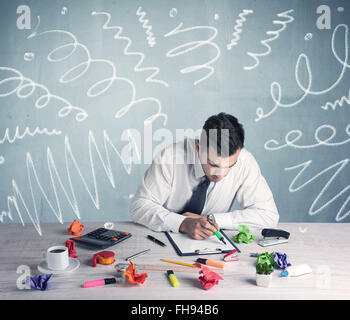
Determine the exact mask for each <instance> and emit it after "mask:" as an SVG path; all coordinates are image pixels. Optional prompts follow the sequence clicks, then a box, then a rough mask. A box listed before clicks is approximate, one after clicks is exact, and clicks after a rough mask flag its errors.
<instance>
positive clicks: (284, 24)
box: [243, 9, 294, 70]
mask: <svg viewBox="0 0 350 320" xmlns="http://www.w3.org/2000/svg"><path fill="white" fill-rule="evenodd" d="M292 12H294V10H293V9H292V10H288V11H284V12H281V13H279V14H277V17H280V18H286V19H287V20H286V21H281V20H273V21H272V23H273V24H280V25H282V27H281V28H280V29H278V30H274V31H267V32H266V34H267V35H273V36H272V37H271V38H269V39H265V40H262V41H260V43H261V44H262V45H264V46H265V47H266V48H267V50H266V51H265V52H263V53H253V52H247V55H248V56H250V57H252V58H253V59H254V60H255V63H254V64H253V65H251V66H245V67H244V68H243V69H244V70H252V69H254V68H256V67H257V66H258V65H259V64H260V60H259V57H264V56H267V55H269V54H270V53H271V46H270V45H269V44H268V43H269V42H271V41H274V40H276V39H277V38H278V37H279V35H280V33H281V32H282V31H283V30H284V29H285V28H286V27H287V24H288V23H291V22H292V21H294V17H292V16H290V15H289V14H290V13H292Z"/></svg>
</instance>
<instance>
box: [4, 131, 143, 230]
mask: <svg viewBox="0 0 350 320" xmlns="http://www.w3.org/2000/svg"><path fill="white" fill-rule="evenodd" d="M103 140H104V149H105V159H104V158H103V156H102V154H101V152H100V150H99V147H98V145H97V143H96V140H95V137H94V134H93V133H92V131H89V160H90V168H91V174H92V181H93V188H92V189H93V191H91V190H90V188H89V186H88V184H87V182H86V179H85V178H84V175H83V174H82V172H81V170H80V167H79V164H78V162H77V160H76V158H75V156H74V154H73V152H72V148H71V146H70V143H69V138H68V137H67V136H66V137H65V140H64V154H65V167H66V172H67V178H68V183H69V190H70V195H69V194H68V191H67V189H66V187H65V186H64V184H63V182H62V179H61V176H60V174H59V173H58V170H57V167H56V164H55V160H54V157H53V155H52V152H51V149H50V148H49V147H48V148H47V154H46V159H47V167H48V170H49V174H50V184H51V187H52V188H44V187H43V185H42V183H41V182H40V178H39V176H38V173H37V170H36V166H35V164H34V162H33V158H32V155H31V153H30V152H27V155H26V167H27V179H28V183H29V191H30V194H31V200H32V207H33V210H32V211H33V213H32V212H31V211H30V210H29V208H28V205H27V203H26V202H25V200H24V198H23V196H22V192H21V190H20V188H19V187H18V185H17V182H16V180H15V179H12V190H13V195H9V196H8V197H7V210H3V211H2V212H1V215H0V221H1V222H3V220H4V217H6V216H7V217H9V218H10V219H11V220H13V216H12V213H13V209H12V208H13V207H14V209H15V211H16V213H17V215H18V217H19V219H20V221H21V223H22V225H23V226H24V225H25V224H24V221H23V214H24V213H26V214H27V215H28V216H29V218H30V220H31V222H32V223H33V225H34V227H35V229H36V231H37V232H38V234H39V235H42V230H41V226H40V221H39V218H38V209H37V205H36V200H35V195H34V191H33V190H34V189H33V185H34V184H36V185H37V187H38V188H39V190H40V193H41V195H42V196H43V198H44V199H45V201H46V202H47V204H48V205H49V207H50V209H51V211H52V212H53V213H54V215H55V216H56V218H57V219H58V221H59V222H60V223H61V224H62V223H63V216H62V209H61V203H60V200H59V194H58V191H57V189H58V187H60V188H61V190H62V192H63V194H64V196H65V198H66V199H67V201H68V203H69V205H70V206H71V208H72V209H73V211H74V214H75V215H76V216H77V217H78V218H80V212H79V207H78V202H77V199H76V196H75V190H74V186H73V183H72V179H71V173H70V169H69V167H70V166H69V163H70V162H71V163H72V164H73V165H74V168H75V171H76V172H77V173H78V175H79V177H80V179H81V182H82V183H83V185H84V187H85V190H86V191H87V193H88V194H89V196H90V199H91V200H92V202H93V204H94V205H95V207H96V209H98V210H99V209H100V201H99V191H98V187H97V181H96V174H95V172H96V169H95V163H94V156H93V148H94V150H95V153H96V154H97V156H98V159H99V160H100V162H101V164H102V166H103V169H104V172H105V173H106V176H107V178H108V180H109V182H110V184H111V186H112V187H113V188H115V187H116V184H115V180H114V176H113V172H112V167H111V161H110V154H109V149H108V146H109V147H110V148H112V150H113V151H114V153H115V154H116V155H117V157H118V158H119V159H120V160H121V161H122V164H123V166H124V169H125V170H126V172H127V173H128V174H130V173H131V168H132V160H131V158H129V157H130V154H131V150H135V148H136V150H137V144H136V141H135V139H134V137H133V135H132V132H131V131H129V130H128V144H127V145H126V146H125V147H124V148H123V150H122V151H121V152H119V151H118V150H117V148H116V147H115V146H114V144H113V142H112V141H111V139H110V137H109V135H108V134H107V132H106V131H105V130H104V131H103ZM138 154H139V152H138V151H137V152H136V155H138ZM47 190H52V191H53V193H54V199H55V204H56V208H55V206H54V204H53V203H51V201H50V200H49V197H48V195H47ZM26 193H28V191H26ZM37 197H39V196H37ZM40 198H41V197H40ZM20 204H21V205H22V206H23V207H24V213H22V211H21V210H20V206H19V205H20Z"/></svg>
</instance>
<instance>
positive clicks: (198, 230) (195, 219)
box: [179, 212, 219, 240]
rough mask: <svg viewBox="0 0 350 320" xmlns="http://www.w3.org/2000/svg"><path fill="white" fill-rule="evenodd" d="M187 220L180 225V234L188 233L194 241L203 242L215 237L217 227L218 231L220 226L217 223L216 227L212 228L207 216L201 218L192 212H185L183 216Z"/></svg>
mask: <svg viewBox="0 0 350 320" xmlns="http://www.w3.org/2000/svg"><path fill="white" fill-rule="evenodd" d="M183 215H184V216H187V218H186V219H185V220H184V221H183V222H182V223H181V225H180V229H179V230H180V232H183V233H187V234H188V235H190V236H191V237H192V238H193V239H196V240H203V239H206V238H208V237H210V236H212V235H213V233H214V232H215V231H216V230H215V227H216V228H217V229H218V228H219V227H218V225H217V224H216V223H215V227H214V226H212V225H211V224H210V223H209V222H208V220H207V216H201V215H198V214H195V213H191V212H185V213H184V214H183Z"/></svg>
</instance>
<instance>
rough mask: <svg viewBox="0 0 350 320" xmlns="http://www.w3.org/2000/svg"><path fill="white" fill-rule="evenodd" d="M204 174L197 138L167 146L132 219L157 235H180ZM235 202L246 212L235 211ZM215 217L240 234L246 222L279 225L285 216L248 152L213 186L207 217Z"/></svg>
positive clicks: (205, 211) (148, 173)
mask: <svg viewBox="0 0 350 320" xmlns="http://www.w3.org/2000/svg"><path fill="white" fill-rule="evenodd" d="M181 159H182V162H181ZM186 159H187V161H186ZM188 162H189V163H188ZM204 175H205V173H204V171H203V168H202V165H201V163H200V161H199V158H198V152H197V150H196V147H195V140H194V139H185V140H184V141H181V142H177V143H175V144H172V145H170V146H168V147H166V148H165V149H163V150H162V151H161V152H159V153H158V154H157V155H156V156H155V157H154V159H153V162H152V164H151V166H150V167H149V168H148V170H147V171H146V173H145V175H144V177H143V180H142V182H141V184H140V186H139V188H138V190H137V193H136V195H135V197H134V198H133V200H132V202H131V205H130V215H131V218H132V219H133V221H135V222H137V223H140V224H142V225H145V226H147V227H148V228H150V229H152V230H154V231H173V232H179V228H180V225H181V223H182V222H183V220H184V219H186V216H183V215H182V214H179V213H178V212H182V210H183V209H184V207H185V205H186V203H187V202H188V201H189V199H190V198H191V196H192V190H193V189H194V188H195V187H196V186H197V185H198V184H199V182H200V181H201V178H202V177H203V176H204ZM234 200H237V201H238V204H239V205H240V207H241V208H242V210H233V211H230V209H231V207H232V204H233V202H234ZM210 213H212V214H214V217H215V220H216V222H217V223H218V225H219V228H221V229H231V230H235V229H237V228H238V226H239V225H241V224H244V225H246V226H248V227H257V228H274V227H276V225H277V223H278V220H279V215H278V211H277V208H276V205H275V202H274V199H273V195H272V192H271V190H270V188H269V186H268V185H267V182H266V180H265V178H264V177H263V176H262V174H261V172H260V168H259V165H258V163H257V162H256V160H255V158H254V157H253V155H252V154H251V153H250V152H248V151H247V150H246V149H245V148H243V149H242V150H241V152H240V154H239V156H238V159H237V163H236V164H235V165H234V166H233V167H232V168H231V169H230V171H229V173H228V174H227V175H226V176H225V177H224V178H223V179H222V180H220V181H219V182H216V183H215V182H213V181H211V182H210V185H209V187H208V190H207V197H206V201H205V205H204V208H203V211H202V215H208V214H210Z"/></svg>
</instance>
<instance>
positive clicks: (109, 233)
mask: <svg viewBox="0 0 350 320" xmlns="http://www.w3.org/2000/svg"><path fill="white" fill-rule="evenodd" d="M130 237H131V233H129V232H123V231H117V230H110V229H105V228H98V229H96V230H94V231H91V232H89V233H87V234H85V235H83V236H80V237H74V238H71V240H74V241H75V242H76V244H78V245H82V246H84V247H90V248H91V249H94V250H95V249H106V248H108V247H111V246H114V245H115V244H117V243H119V242H121V241H123V240H125V239H128V238H130Z"/></svg>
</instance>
